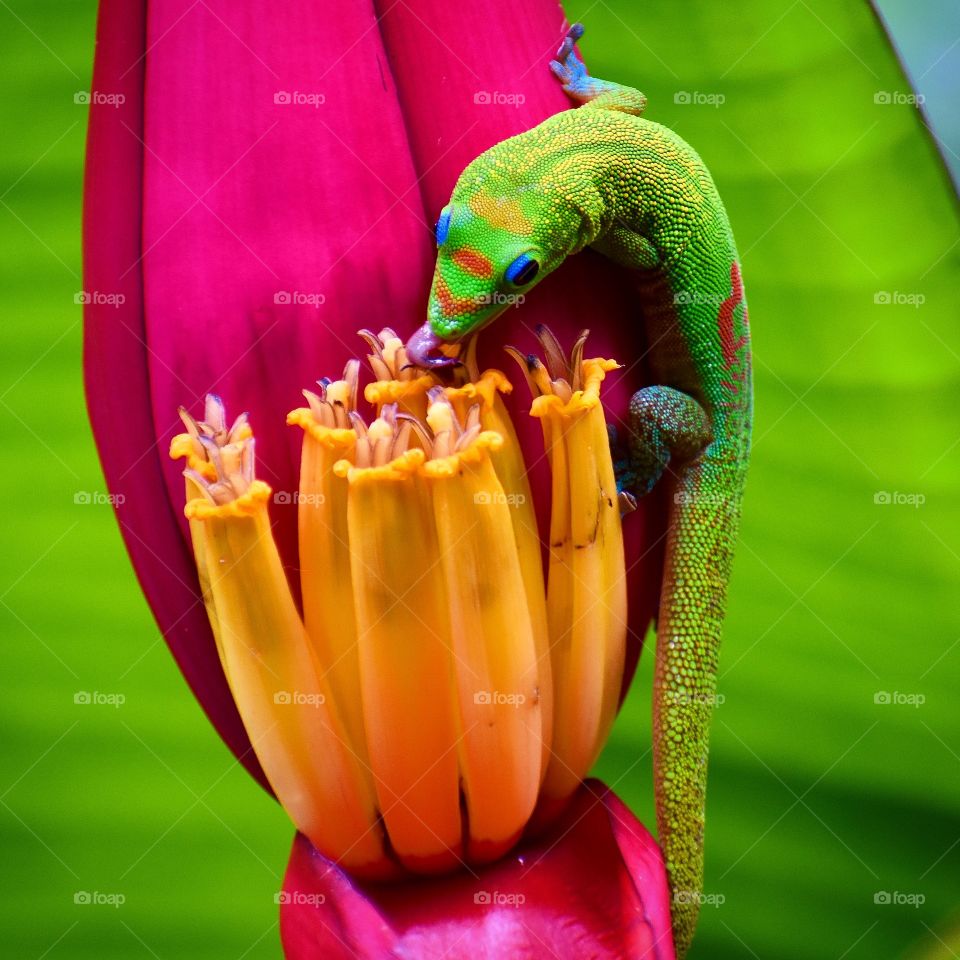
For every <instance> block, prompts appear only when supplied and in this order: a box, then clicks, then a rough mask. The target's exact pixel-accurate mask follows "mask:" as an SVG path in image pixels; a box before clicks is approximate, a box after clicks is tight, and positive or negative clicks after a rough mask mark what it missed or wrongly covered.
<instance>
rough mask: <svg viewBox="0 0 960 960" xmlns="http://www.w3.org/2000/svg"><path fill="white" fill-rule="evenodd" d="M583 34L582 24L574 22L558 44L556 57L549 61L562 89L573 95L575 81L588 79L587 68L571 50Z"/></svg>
mask: <svg viewBox="0 0 960 960" xmlns="http://www.w3.org/2000/svg"><path fill="white" fill-rule="evenodd" d="M582 36H583V24H582V23H575V24H573V26H572V27H570V29H569V30H568V31H567V35H566V36H565V37H564V38H563V43H561V44H560V49H559V50H558V51H557V59H556V60H551V61H550V70H551V71H552V73H553V75H554V76H555V77H556V78H557V79H558V80H559V81H560V83H561V84H563V89H564V90H565V91H566V92H567V93H569V94H570V95H571V96H573V92H572V89H571V88H573V87H575V86H576V84H577V82H578V81H580V82H583V81H584V80H589V79H590V77H589V75H588V74H587V68H586V67H585V66H584V65H583V63H582V62H581V61H580V60H578V59H577V55H576V54H575V53H574V52H573V46H574V44H575V43H576V42H577V41H578V40H579V39H580V38H581V37H582Z"/></svg>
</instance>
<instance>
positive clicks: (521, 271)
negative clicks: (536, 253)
mask: <svg viewBox="0 0 960 960" xmlns="http://www.w3.org/2000/svg"><path fill="white" fill-rule="evenodd" d="M539 269H540V264H539V263H537V261H536V260H534V259H533V257H531V256H530V254H529V253H521V254H520V256H519V257H517V259H516V260H514V261H513V263H511V264H510V266H509V267H507V272H506V274H505V276H506V278H507V279H508V280H509V281H510V282H511V283H513V284H516V286H518V287H522V286H524V285H525V284H528V283H529V282H530V281H531V280H532V279H533V278H534V277H535V276H536V275H537V271H538V270H539Z"/></svg>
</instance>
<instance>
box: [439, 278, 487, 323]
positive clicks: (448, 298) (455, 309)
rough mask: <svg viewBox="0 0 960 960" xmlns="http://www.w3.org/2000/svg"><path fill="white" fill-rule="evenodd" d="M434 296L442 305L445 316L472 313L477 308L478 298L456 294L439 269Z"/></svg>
mask: <svg viewBox="0 0 960 960" xmlns="http://www.w3.org/2000/svg"><path fill="white" fill-rule="evenodd" d="M433 296H434V298H435V299H436V301H437V303H438V304H439V305H440V312H441V314H442V315H443V316H445V317H459V316H462V315H463V314H470V313H472V312H473V311H474V310H476V308H477V302H476V300H474V299H472V298H471V297H457V296H454V294H453V292H452V291H451V290H450V288H449V287H448V286H447V282H446V280H444V279H443V275H442V274H441V273H440V272H439V271H438V272H437V275H436V278H435V279H434V281H433Z"/></svg>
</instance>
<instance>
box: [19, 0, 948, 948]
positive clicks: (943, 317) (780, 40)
mask: <svg viewBox="0 0 960 960" xmlns="http://www.w3.org/2000/svg"><path fill="white" fill-rule="evenodd" d="M884 6H885V9H886V12H887V13H888V14H889V15H890V16H891V18H892V19H893V21H894V22H895V23H896V24H899V26H898V28H897V30H898V35H902V36H903V37H904V43H905V44H906V47H907V52H908V54H909V55H910V57H911V59H912V62H913V61H915V67H914V73H915V75H916V77H917V80H918V82H919V84H920V87H921V89H923V88H925V87H926V88H929V89H931V90H933V89H935V88H936V89H939V88H942V89H944V90H945V91H947V92H948V93H950V94H952V96H953V97H954V98H955V94H956V89H957V84H956V82H955V77H956V75H957V70H958V65H960V61H958V56H957V55H958V51H957V49H956V45H957V41H956V40H954V37H955V36H956V35H957V34H958V33H960V19H958V15H957V11H956V10H955V9H952V8H951V7H950V6H949V5H948V4H946V3H944V2H942V0H941V2H939V3H936V4H929V5H927V6H926V7H923V6H921V5H918V4H914V5H912V6H911V5H908V4H906V3H905V2H904V0H896V2H894V0H890V2H888V3H886V4H885V5H884ZM568 12H569V13H570V14H571V16H573V17H580V18H582V19H583V20H584V22H585V23H586V24H587V29H588V33H587V37H586V39H585V42H584V50H585V53H586V55H587V56H588V58H589V62H590V65H591V68H592V70H593V71H594V72H595V73H596V74H597V75H599V76H604V77H606V76H609V77H610V78H614V79H617V80H620V81H622V82H626V83H631V84H635V85H636V86H638V87H641V88H642V89H643V90H644V91H645V92H646V93H647V95H648V97H649V100H650V106H649V108H648V116H649V117H650V118H651V119H655V120H658V121H661V122H664V123H666V124H668V125H670V126H672V127H674V128H675V129H677V130H678V131H679V132H680V133H681V134H682V135H684V136H685V137H686V138H687V139H688V140H689V141H690V142H691V143H693V144H694V145H695V146H696V147H697V148H698V150H699V151H700V152H701V154H702V155H703V157H704V159H705V160H706V161H707V163H708V165H709V166H710V168H711V170H712V171H713V174H714V177H715V179H716V181H717V183H718V184H719V186H720V189H721V192H722V194H723V196H724V198H725V201H726V203H727V206H728V209H729V212H730V215H731V219H732V221H733V224H734V229H735V231H736V235H737V238H738V242H739V245H740V250H741V254H742V259H743V266H744V276H745V280H746V286H747V291H748V296H749V301H750V312H751V320H752V325H753V330H754V337H755V357H756V395H757V417H756V434H755V453H754V459H753V466H752V470H751V474H750V480H749V489H748V494H747V499H746V505H745V515H744V523H743V533H742V542H741V544H740V548H739V554H738V558H737V563H736V570H735V576H734V580H733V583H732V587H731V600H730V614H729V621H728V627H727V636H726V641H725V646H724V650H723V662H722V671H721V676H720V686H719V691H720V693H721V694H722V696H723V698H724V702H723V703H722V704H721V705H720V706H719V707H718V709H717V713H716V724H715V733H714V748H713V753H712V759H711V787H710V803H709V821H708V832H707V854H708V870H707V884H706V888H707V893H708V894H711V895H712V901H713V903H711V904H710V905H707V906H705V907H704V910H703V920H702V924H701V929H700V932H699V934H698V939H697V943H696V946H695V949H694V952H693V954H692V956H693V957H695V958H696V957H699V958H708V957H709V958H713V960H725V958H735V957H737V958H739V957H758V958H764V960H767V958H778V960H794V958H811V960H832V958H836V960H843V958H867V957H870V958H873V957H891V958H893V957H901V956H906V955H908V954H909V955H910V956H913V957H929V958H931V960H932V958H933V957H955V956H956V955H957V953H956V952H954V951H955V950H957V949H960V936H958V929H957V916H956V914H955V913H954V911H955V909H956V907H957V900H958V891H960V816H958V810H960V711H958V699H960V698H958V693H957V691H958V690H960V626H958V591H957V573H958V567H960V545H958V537H957V531H958V513H960V511H958V507H957V479H958V458H960V414H958V404H957V396H958V386H960V384H958V379H960V378H958V363H960V330H958V316H960V311H958V309H957V305H958V296H960V287H958V283H957V280H958V252H960V245H958V219H957V208H956V205H955V203H954V200H953V194H952V191H951V189H950V186H949V181H948V179H947V175H946V172H945V169H944V167H943V165H942V164H941V161H940V159H939V157H938V156H937V153H936V151H935V149H934V147H933V143H932V140H931V138H930V137H929V136H928V135H927V134H926V132H925V131H924V130H923V127H922V125H921V118H920V116H919V115H918V114H917V112H916V111H915V110H914V109H913V108H912V107H910V106H909V105H898V104H878V103H876V102H875V95H876V94H877V93H879V92H889V93H893V94H896V93H901V94H907V93H909V92H910V88H909V86H908V84H907V82H906V80H905V79H904V77H903V75H902V73H901V72H900V68H899V67H898V65H897V62H896V59H895V57H894V56H893V54H892V52H891V51H890V50H889V49H888V47H887V45H886V42H885V40H884V37H883V35H882V33H881V31H880V29H879V27H878V25H877V22H876V20H875V19H874V16H873V14H872V12H871V11H870V9H869V8H868V7H867V6H866V5H864V4H862V3H859V2H852V0H845V2H842V3H837V2H831V0H796V2H794V3H793V4H792V5H791V4H783V5H773V4H769V3H762V2H758V0H742V2H740V3H738V4H723V3H720V2H692V3H687V4H684V5H678V4H671V3H667V2H666V0H659V2H655V3H647V4H643V5H642V7H636V6H634V5H633V4H630V3H628V2H626V0H616V2H606V0H599V2H596V3H589V2H586V0H584V2H578V3H575V4H571V5H570V7H569V8H568ZM94 17H95V10H94V8H93V6H92V5H91V4H89V3H86V4H77V5H74V4H71V5H62V4H57V3H53V2H51V0H33V2H30V3H27V2H23V0H17V2H13V0H11V3H9V4H8V3H7V2H5V0H0V21H2V22H3V40H2V45H3V54H4V55H3V56H2V57H0V74H2V76H3V80H4V86H5V91H6V94H5V97H4V99H3V103H2V105H0V114H2V117H3V123H2V129H3V131H4V138H3V141H4V149H3V155H2V161H0V163H2V168H0V224H2V232H0V245H2V246H0V250H2V256H0V276H2V280H3V289H4V291H5V294H6V296H5V322H4V323H3V324H2V325H0V364H2V369H3V383H2V387H0V422H2V424H3V428H4V432H3V436H4V453H5V461H6V462H5V469H4V471H3V472H2V474H0V483H2V486H3V494H2V496H3V501H2V502H3V503H4V505H5V506H6V507H7V508H8V509H7V511H6V516H5V520H4V527H3V533H4V549H3V550H2V551H0V622H2V625H3V635H4V639H5V643H4V667H3V670H2V671H0V677H2V679H0V684H2V687H0V691H2V692H0V724H2V730H3V731H4V733H3V749H2V751H0V850H2V854H0V863H2V866H0V873H2V876H3V884H2V890H3V898H2V903H0V942H2V943H3V944H4V948H3V951H2V952H3V954H4V955H6V956H11V957H13V956H16V957H23V958H41V957H49V958H52V960H55V958H67V957H69V958H86V957H90V958H98V960H104V958H113V957H117V958H121V957H122V958H132V957H163V958H167V957H171V958H172V957H176V958H198V960H199V958H204V960H207V958H226V960H232V958H237V960H239V958H242V957H246V958H257V957H278V956H279V955H280V948H279V943H278V935H277V931H276V906H275V903H274V894H275V892H276V891H277V889H278V888H279V884H280V878H281V876H282V871H283V868H284V866H285V862H286V855H287V848H288V844H289V840H290V835H291V831H290V828H289V825H288V823H287V821H286V818H285V816H284V815H283V813H282V812H281V811H280V810H279V808H277V807H276V806H275V805H274V804H273V803H272V802H271V801H270V800H269V799H268V798H267V797H266V796H265V795H264V794H263V793H262V792H261V791H260V790H259V789H258V788H257V787H256V786H255V785H254V784H253V783H252V782H251V781H250V780H249V779H248V777H247V776H246V775H245V774H244V773H243V772H242V771H241V770H240V769H239V768H238V767H237V766H235V765H234V764H233V762H232V759H231V757H230V756H229V755H228V753H227V751H226V749H225V748H224V747H223V746H222V744H221V743H220V742H219V740H218V739H217V738H216V736H215V735H214V733H213V731H212V729H211V728H210V727H209V725H208V724H207V723H206V721H205V720H204V718H203V716H202V714H201V712H200V710H199V708H198V707H197V706H196V704H195V703H194V702H193V701H192V699H191V697H190V695H189V693H188V692H187V690H186V687H185V685H184V683H183V681H182V680H181V679H180V677H179V675H178V673H177V671H176V669H175V667H174V665H173V662H172V660H171V659H170V657H169V655H168V654H167V651H166V649H165V647H164V645H163V642H162V640H161V639H160V638H159V636H158V635H157V632H156V629H155V627H154V624H153V621H152V619H151V618H150V615H149V613H148V611H147V608H146V605H145V603H144V601H143V599H142V598H141V596H140V594H139V591H138V589H137V585H136V582H135V579H134V576H133V574H132V571H131V570H130V568H129V565H128V563H127V560H126V556H125V554H124V552H123V549H122V546H121V543H120V538H119V536H118V533H117V529H116V526H115V523H114V521H113V518H112V516H111V512H110V508H109V507H108V506H106V505H103V504H97V503H92V504H89V505H82V504H77V503H75V502H74V498H75V495H76V494H77V493H78V492H81V491H89V492H98V491H99V492H100V493H102V492H103V490H104V487H103V480H102V477H101V474H100V472H99V468H98V465H97V460H96V455H95V451H94V449H93V446H92V441H91V438H90V432H89V428H88V424H87V420H86V416H85V413H84V406H83V396H82V390H81V379H80V349H79V348H80V322H81V319H80V308H79V307H77V306H75V305H74V303H73V297H74V294H75V293H76V292H77V291H78V290H79V289H80V286H81V281H80V276H79V265H80V253H79V225H80V185H81V172H82V171H81V160H82V150H83V138H84V131H85V124H86V108H85V107H83V106H79V105H76V104H74V102H73V94H74V92H76V91H79V90H85V89H88V87H89V75H90V66H91V56H92V51H93V27H94ZM505 42H508V39H507V35H506V34H505ZM945 71H946V72H945ZM951 81H952V82H951ZM682 92H686V93H689V94H691V95H692V96H691V97H690V99H691V100H695V101H696V100H700V99H702V97H699V96H695V95H698V94H702V95H707V96H714V97H715V95H717V94H720V95H722V96H723V97H724V101H723V102H722V104H720V105H719V106H713V105H709V104H707V103H696V102H694V103H687V104H684V103H682V102H678V100H682V98H678V97H677V94H679V93H682ZM952 106H953V99H946V98H945V99H944V100H943V101H942V102H940V103H935V102H933V99H931V102H930V104H929V107H930V110H931V116H934V117H935V118H937V120H938V123H941V121H942V125H941V126H940V127H939V129H940V130H941V131H942V134H943V136H944V139H945V148H944V149H945V150H946V152H947V155H948V157H949V158H950V159H951V160H952V161H954V162H955V160H956V158H955V156H952V155H951V154H950V150H949V145H951V144H952V146H953V148H958V145H960V130H958V129H957V121H956V116H955V113H954V111H953V110H952V109H951V108H952ZM884 293H886V294H889V295H890V299H891V300H892V301H897V300H903V299H904V298H905V297H906V298H908V299H909V298H912V300H913V302H912V303H911V302H891V303H882V302H881V303H878V302H876V301H877V299H881V300H882V299H883V297H882V296H880V295H881V294H884ZM919 298H922V302H920V303H917V301H918V299H919ZM882 493H888V494H890V495H891V499H893V500H895V499H902V497H900V498H898V497H894V496H893V495H894V494H899V495H903V496H904V497H910V498H912V499H913V501H914V503H913V504H907V503H897V502H891V503H886V504H884V503H877V502H876V499H877V498H878V495H881V494H882ZM920 498H923V500H922V503H920V504H919V505H918V504H917V503H916V501H917V500H919V499H920ZM881 499H882V497H881ZM650 675H651V658H650V657H649V656H647V657H645V658H644V662H643V664H642V666H641V670H640V674H639V676H638V680H637V683H636V684H635V685H634V688H633V691H632V693H631V696H630V698H629V700H628V702H627V705H626V707H625V709H624V712H623V714H622V716H621V717H620V719H619V721H618V723H617V727H616V730H615V732H614V736H613V738H612V740H611V742H610V745H609V747H608V749H607V750H606V752H605V754H604V756H603V758H602V759H601V762H600V764H599V768H598V773H599V774H600V775H601V776H603V777H604V778H605V779H606V780H607V781H608V782H610V783H612V784H615V786H616V788H617V790H618V791H619V792H620V793H621V795H622V796H624V797H625V798H626V799H627V800H628V801H629V802H630V804H631V805H632V807H633V809H634V810H636V811H637V812H638V814H639V815H640V816H642V817H643V819H644V820H645V821H646V822H648V823H652V822H653V817H652V800H651V776H650V756H649V702H650V696H649V689H650ZM80 691H99V692H101V693H107V694H111V693H115V694H117V693H118V694H122V695H123V696H124V697H125V702H124V703H123V705H122V706H119V707H111V706H96V705H90V706H83V705H77V704H75V703H74V696H75V694H76V693H78V692H80ZM884 694H887V695H889V699H890V700H891V701H893V702H890V703H882V702H880V703H878V702H877V700H878V699H879V700H882V699H884V697H883V695H884ZM911 698H912V700H913V701H914V703H906V702H897V701H903V700H905V699H911ZM920 698H923V702H922V703H920V704H919V705H917V704H916V701H917V700H919V699H920ZM84 891H85V892H94V891H97V892H99V893H105V894H122V895H123V897H124V898H125V902H124V903H123V904H122V905H121V906H118V907H112V906H107V905H94V904H90V905H83V904H77V903H75V902H74V898H75V895H76V894H77V893H79V892H84ZM882 894H889V895H890V896H889V899H890V900H891V901H894V902H890V903H883V902H879V903H878V902H876V901H877V900H878V899H879V900H883V899H884V898H883V896H882ZM905 897H907V898H910V897H912V898H913V901H914V902H913V903H907V902H895V901H897V900H901V901H902V900H904V898H905ZM920 899H922V903H916V901H918V900H920ZM951 945H952V948H951Z"/></svg>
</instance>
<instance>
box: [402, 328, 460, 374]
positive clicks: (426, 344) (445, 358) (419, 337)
mask: <svg viewBox="0 0 960 960" xmlns="http://www.w3.org/2000/svg"><path fill="white" fill-rule="evenodd" d="M443 346H447V347H451V346H456V343H455V341H451V340H444V339H443V338H442V337H439V336H437V334H436V333H434V332H433V328H432V327H431V326H430V321H429V320H428V321H427V322H426V323H425V324H424V325H423V326H422V327H420V329H419V330H417V331H416V333H414V335H413V336H412V337H411V338H410V339H409V340H408V341H407V359H408V360H409V361H410V363H412V364H413V365H414V366H417V367H423V368H424V369H426V370H436V369H437V368H439V367H453V366H457V365H459V363H460V360H459V359H458V358H457V357H456V356H450V355H449V354H447V353H443V352H442V351H441V347H443Z"/></svg>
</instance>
